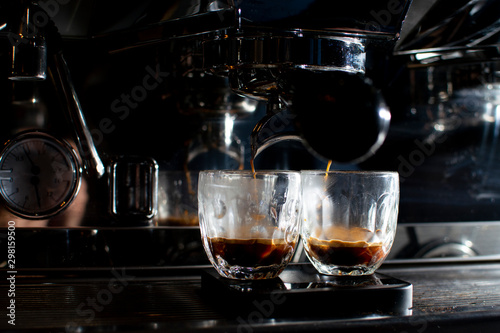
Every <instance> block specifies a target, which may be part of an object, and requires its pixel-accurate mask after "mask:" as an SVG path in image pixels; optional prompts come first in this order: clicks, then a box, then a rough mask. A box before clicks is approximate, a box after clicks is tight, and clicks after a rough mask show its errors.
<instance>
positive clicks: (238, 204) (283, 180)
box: [198, 170, 301, 280]
mask: <svg viewBox="0 0 500 333" xmlns="http://www.w3.org/2000/svg"><path fill="white" fill-rule="evenodd" d="M300 208H301V181H300V172H296V171H258V172H256V173H255V174H254V173H253V172H251V171H221V170H206V171H201V172H200V176H199V181H198V212H199V221H200V231H201V237H202V241H203V246H204V248H205V252H206V253H207V255H208V258H209V259H210V262H211V263H212V265H213V266H214V267H215V269H216V270H217V272H218V273H219V274H220V275H221V276H223V277H226V278H230V279H243V280H245V279H271V278H275V277H277V276H278V275H279V274H280V273H281V272H282V271H283V270H284V269H285V267H286V266H287V265H288V263H289V262H290V260H291V258H292V256H293V254H294V251H295V249H296V246H297V243H298V239H299V233H300Z"/></svg>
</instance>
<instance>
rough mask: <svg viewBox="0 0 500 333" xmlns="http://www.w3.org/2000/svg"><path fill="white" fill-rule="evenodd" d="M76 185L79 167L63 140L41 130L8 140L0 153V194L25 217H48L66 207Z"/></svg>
mask: <svg viewBox="0 0 500 333" xmlns="http://www.w3.org/2000/svg"><path fill="white" fill-rule="evenodd" d="M79 187H80V167H79V163H78V159H77V158H76V155H75V153H74V151H73V149H72V148H71V146H69V145H68V144H67V143H65V142H64V141H61V140H57V139H56V138H54V137H52V136H50V135H48V134H46V133H41V132H29V133H25V134H23V135H20V136H19V137H17V138H15V139H14V140H12V141H10V142H9V143H8V144H7V146H6V147H5V149H4V151H3V152H2V155H1V156H0V194H1V196H2V197H3V199H4V200H5V203H6V205H7V208H9V209H10V210H11V211H12V212H13V213H15V214H17V215H20V216H22V217H26V218H33V219H41V218H47V217H50V216H52V215H54V214H56V213H58V212H59V211H61V210H62V209H64V208H66V207H67V206H68V205H69V204H70V202H71V201H72V200H73V198H74V197H75V196H76V195H77V193H78V189H79Z"/></svg>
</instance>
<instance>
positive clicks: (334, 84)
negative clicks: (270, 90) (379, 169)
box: [251, 70, 391, 163]
mask: <svg viewBox="0 0 500 333" xmlns="http://www.w3.org/2000/svg"><path fill="white" fill-rule="evenodd" d="M283 81H284V82H285V83H284V85H286V91H288V93H289V101H288V103H286V104H287V105H286V106H285V103H283V101H282V100H281V98H279V100H278V99H276V98H270V100H269V107H268V112H267V114H266V116H264V117H263V118H262V119H261V120H260V121H259V122H258V123H257V125H256V126H255V128H254V130H253V132H252V135H251V145H252V157H253V159H255V158H256V157H257V155H259V154H260V153H261V152H262V151H263V150H265V149H266V148H268V147H269V146H271V145H274V144H276V143H278V142H281V141H286V140H296V141H301V142H303V143H304V144H305V146H306V147H307V148H308V149H309V150H310V151H311V152H312V153H313V154H315V155H317V156H319V157H320V158H324V159H326V160H332V161H334V162H337V163H360V162H363V161H365V160H366V159H368V158H369V157H371V156H372V155H373V154H375V152H376V151H377V150H378V149H379V148H380V146H381V145H382V144H383V142H384V140H385V138H386V136H387V133H388V131H389V124H390V119H391V114H390V112H389V109H388V107H387V106H386V104H385V102H384V99H383V97H382V96H381V93H380V92H379V91H378V90H377V89H376V88H375V87H374V86H373V85H372V84H371V82H370V81H369V80H368V79H366V78H364V77H363V76H361V75H359V74H353V73H348V72H343V71H334V72H324V71H323V72H314V71H309V70H293V71H289V72H288V73H286V74H285V75H284V76H283ZM280 100H281V101H280ZM285 112H288V114H286V115H285V114H284V113H285ZM287 120H288V121H290V122H291V123H293V125H295V128H296V129H297V131H296V132H290V131H281V129H283V128H284V127H285V126H286V125H287ZM277 124H279V125H277Z"/></svg>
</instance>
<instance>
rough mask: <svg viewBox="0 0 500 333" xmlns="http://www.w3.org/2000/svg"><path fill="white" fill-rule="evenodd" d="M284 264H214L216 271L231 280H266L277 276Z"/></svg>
mask: <svg viewBox="0 0 500 333" xmlns="http://www.w3.org/2000/svg"><path fill="white" fill-rule="evenodd" d="M285 266H286V265H270V266H259V267H242V266H238V265H232V266H227V265H214V267H215V268H216V270H217V272H218V273H219V274H220V275H221V276H223V277H225V278H228V279H233V280H267V279H274V278H277V277H278V276H279V275H280V274H281V272H283V270H284V269H285Z"/></svg>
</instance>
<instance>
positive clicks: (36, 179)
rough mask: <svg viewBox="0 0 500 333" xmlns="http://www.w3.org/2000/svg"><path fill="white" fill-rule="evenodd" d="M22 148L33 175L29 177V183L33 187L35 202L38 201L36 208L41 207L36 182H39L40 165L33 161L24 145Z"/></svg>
mask: <svg viewBox="0 0 500 333" xmlns="http://www.w3.org/2000/svg"><path fill="white" fill-rule="evenodd" d="M23 150H24V154H25V155H26V157H27V158H28V160H29V161H30V164H31V173H32V174H33V177H31V181H30V183H31V185H33V187H34V188H35V196H36V202H37V203H38V208H41V207H42V202H41V199H40V191H39V190H38V184H39V183H40V178H39V177H38V175H39V174H40V167H39V166H37V165H36V164H35V162H33V160H32V159H31V157H30V154H29V153H28V151H27V150H26V148H25V147H23Z"/></svg>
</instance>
